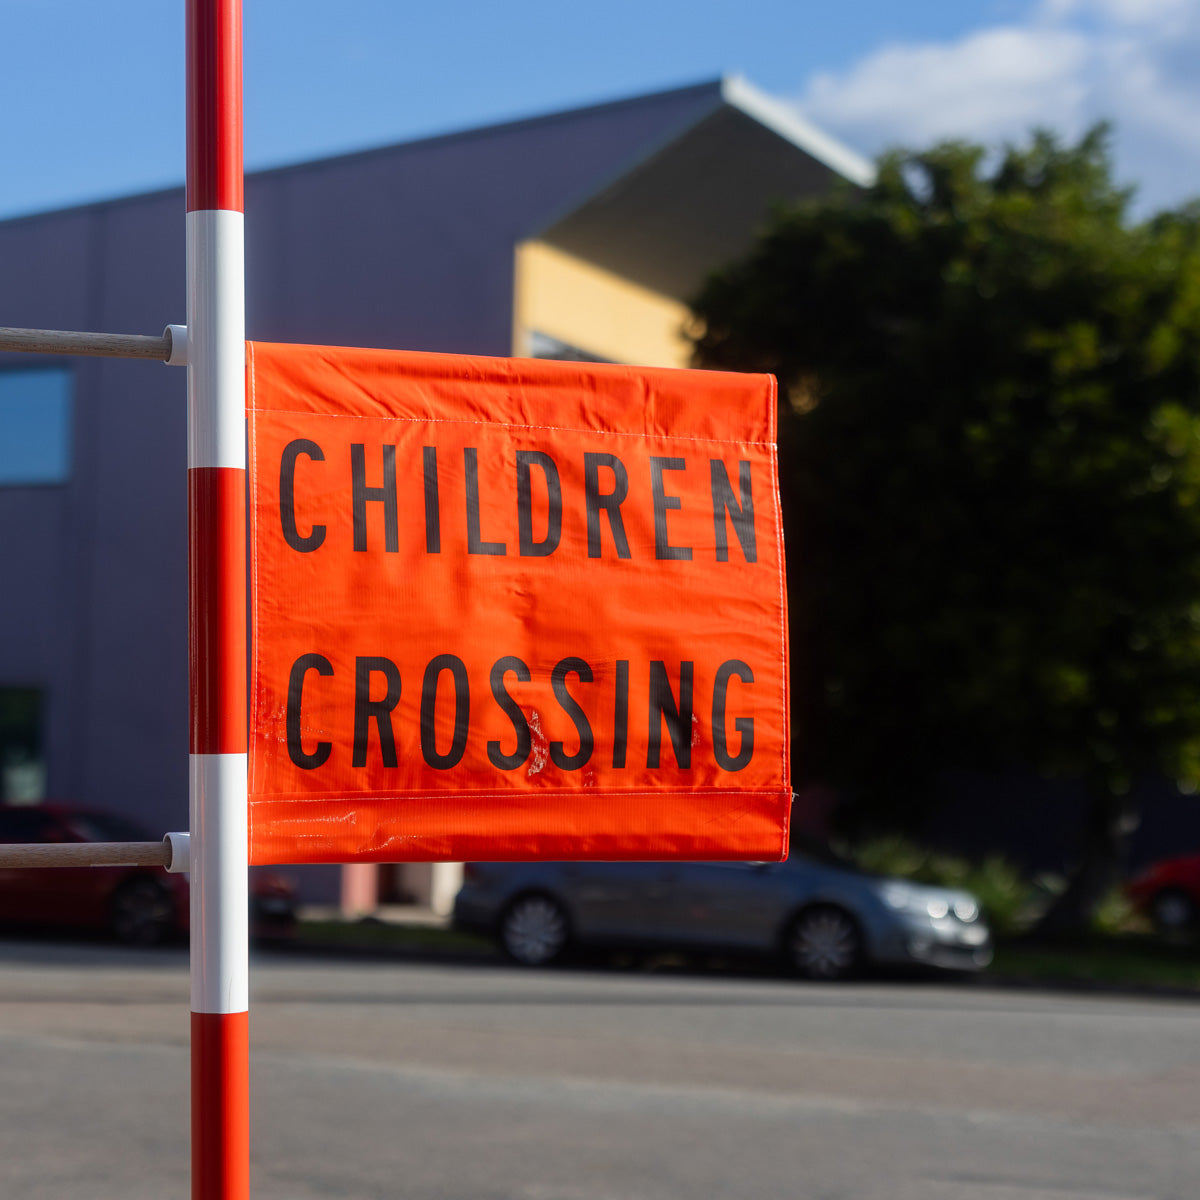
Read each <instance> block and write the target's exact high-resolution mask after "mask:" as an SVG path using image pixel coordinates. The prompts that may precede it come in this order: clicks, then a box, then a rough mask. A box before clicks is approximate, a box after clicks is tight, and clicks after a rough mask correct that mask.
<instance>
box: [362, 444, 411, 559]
mask: <svg viewBox="0 0 1200 1200" xmlns="http://www.w3.org/2000/svg"><path fill="white" fill-rule="evenodd" d="M382 449H383V486H382V487H367V467H366V447H365V446H364V445H363V444H362V443H361V442H355V443H354V444H353V445H351V447H350V481H351V490H352V493H353V501H354V549H355V550H365V549H366V548H367V504H368V503H370V504H382V505H383V523H384V549H385V550H386V552H387V553H388V554H395V553H397V552H398V551H399V549H400V520H399V514H398V512H397V504H396V447H395V446H384V447H383V448H382Z"/></svg>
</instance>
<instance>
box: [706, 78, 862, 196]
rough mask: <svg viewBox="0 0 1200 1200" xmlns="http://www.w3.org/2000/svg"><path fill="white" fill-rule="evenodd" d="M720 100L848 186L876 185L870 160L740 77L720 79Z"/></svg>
mask: <svg viewBox="0 0 1200 1200" xmlns="http://www.w3.org/2000/svg"><path fill="white" fill-rule="evenodd" d="M721 97H722V99H723V100H724V101H725V103H726V104H728V105H730V106H731V107H732V108H736V109H739V110H741V111H742V112H744V113H745V114H746V115H747V116H748V117H753V119H754V120H756V121H758V122H759V124H761V125H765V126H766V127H767V128H768V129H770V130H771V131H772V132H773V133H777V134H778V135H779V136H780V137H781V138H785V139H786V140H787V141H789V142H791V143H792V145H793V146H798V147H799V148H800V149H801V150H803V151H804V152H805V153H806V154H809V155H811V156H812V157H813V158H815V159H816V160H817V161H818V162H821V163H824V164H825V166H827V167H829V168H830V169H831V170H833V171H836V172H837V173H838V174H839V175H842V176H844V177H845V178H846V179H848V180H850V182H851V183H856V184H858V186H859V187H870V186H871V185H872V184H873V183H874V182H875V166H874V164H873V163H871V161H870V160H869V159H866V158H863V156H862V155H861V154H857V153H856V152H855V151H853V150H851V149H850V148H849V147H847V146H843V145H842V144H841V142H839V141H837V140H835V139H834V138H832V137H830V136H829V134H827V133H822V132H821V130H819V129H818V128H817V127H816V126H815V125H810V124H809V123H808V122H807V121H806V120H805V119H804V118H803V117H802V116H800V114H799V113H798V112H796V110H795V109H793V108H792V107H791V106H790V105H787V104H784V103H782V102H781V101H779V100H775V99H772V97H770V96H768V95H766V93H764V92H760V91H759V90H758V88H756V87H754V86H753V85H752V84H749V83H747V82H746V80H745V79H743V78H742V77H741V76H740V75H727V76H725V77H724V78H723V79H722V80H721Z"/></svg>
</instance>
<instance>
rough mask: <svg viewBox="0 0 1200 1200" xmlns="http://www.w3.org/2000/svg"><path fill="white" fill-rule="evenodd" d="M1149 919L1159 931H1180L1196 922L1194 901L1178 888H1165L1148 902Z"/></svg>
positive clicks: (1189, 927)
mask: <svg viewBox="0 0 1200 1200" xmlns="http://www.w3.org/2000/svg"><path fill="white" fill-rule="evenodd" d="M1150 919H1151V920H1152V921H1153V922H1154V928H1155V929H1157V930H1158V932H1159V933H1182V932H1183V931H1184V930H1185V929H1191V928H1192V926H1193V925H1195V923H1196V902H1195V901H1194V900H1193V899H1192V898H1191V896H1189V895H1188V894H1187V892H1181V891H1180V890H1179V889H1178V888H1166V889H1165V890H1163V891H1161V892H1159V893H1158V895H1157V896H1155V897H1154V899H1153V900H1152V901H1151V902H1150Z"/></svg>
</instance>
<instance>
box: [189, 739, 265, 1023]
mask: <svg viewBox="0 0 1200 1200" xmlns="http://www.w3.org/2000/svg"><path fill="white" fill-rule="evenodd" d="M189 763H190V767H191V785H192V786H191V794H192V829H191V833H192V837H191V872H192V893H191V894H192V900H191V904H192V909H191V919H192V946H193V951H192V958H193V961H192V974H191V979H192V1012H200V1013H232V1012H243V1011H244V1010H246V1009H248V1008H249V1007H250V994H249V980H248V975H249V967H248V965H247V954H246V946H247V944H248V938H249V907H250V898H249V888H248V885H247V871H246V865H245V864H246V844H247V830H246V769H247V756H246V755H245V754H193V755H191V757H190V760H189ZM222 863H224V864H228V863H240V864H241V865H240V867H239V868H237V869H234V870H228V868H227V867H226V870H225V872H224V874H222ZM238 947H240V948H241V951H240V953H238V952H237V948H238Z"/></svg>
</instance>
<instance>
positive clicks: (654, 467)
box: [650, 455, 692, 559]
mask: <svg viewBox="0 0 1200 1200" xmlns="http://www.w3.org/2000/svg"><path fill="white" fill-rule="evenodd" d="M686 470H687V463H686V462H685V461H684V460H683V459H682V458H658V457H656V456H654V455H651V456H650V491H651V492H652V493H653V495H654V557H655V558H659V559H662V558H683V559H690V558H691V557H692V548H691V547H690V546H672V545H671V543H670V542H669V541H668V540H667V510H668V509H672V508H680V507H681V501H680V499H679V497H678V496H668V495H667V493H666V490H665V488H664V487H663V472H664V471H686Z"/></svg>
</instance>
